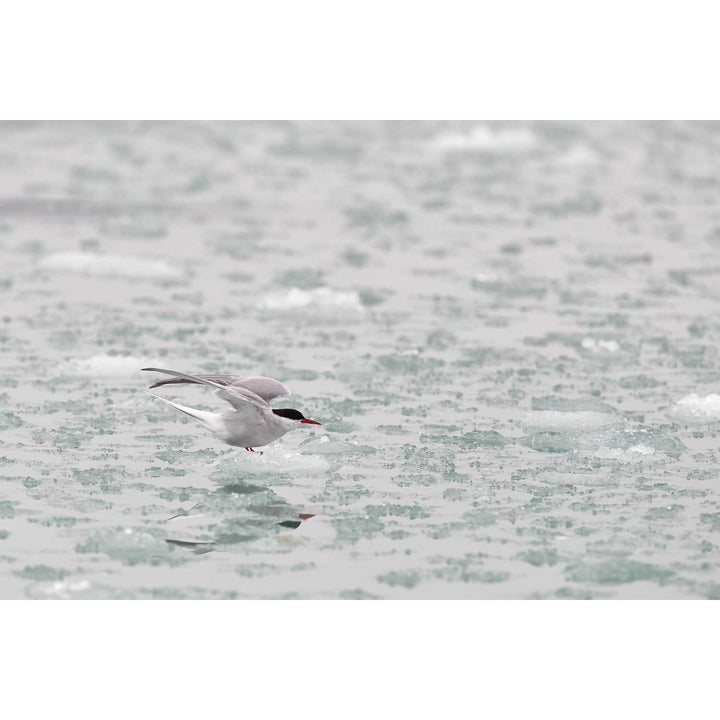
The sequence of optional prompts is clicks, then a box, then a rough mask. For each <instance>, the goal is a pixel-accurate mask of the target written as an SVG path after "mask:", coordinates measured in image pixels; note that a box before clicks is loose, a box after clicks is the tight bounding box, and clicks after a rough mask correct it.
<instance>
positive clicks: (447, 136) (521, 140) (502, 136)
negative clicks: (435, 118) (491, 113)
mask: <svg viewBox="0 0 720 720" xmlns="http://www.w3.org/2000/svg"><path fill="white" fill-rule="evenodd" d="M537 143H538V138H537V136H536V135H535V133H533V132H532V131H531V130H528V129H527V128H523V127H516V128H492V127H490V126H488V125H476V126H475V127H474V128H472V129H471V130H470V131H468V132H448V133H442V134H441V135H438V136H437V137H436V138H435V139H434V140H433V141H432V146H433V147H434V148H435V149H436V150H441V151H443V152H455V151H463V150H470V151H472V150H481V151H485V152H523V151H525V150H532V149H533V148H534V147H535V146H536V145H537Z"/></svg>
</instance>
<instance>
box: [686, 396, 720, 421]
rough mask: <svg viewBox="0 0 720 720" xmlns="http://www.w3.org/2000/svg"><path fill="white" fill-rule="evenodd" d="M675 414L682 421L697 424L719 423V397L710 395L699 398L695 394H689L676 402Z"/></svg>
mask: <svg viewBox="0 0 720 720" xmlns="http://www.w3.org/2000/svg"><path fill="white" fill-rule="evenodd" d="M675 413H676V414H677V415H679V416H680V417H682V418H683V419H684V420H689V421H693V422H698V423H712V422H717V421H720V395H717V394H715V393H711V394H710V395H706V396H705V397H700V396H699V395H696V394H695V393H691V394H690V395H686V396H685V397H684V398H682V400H678V402H677V404H676V406H675Z"/></svg>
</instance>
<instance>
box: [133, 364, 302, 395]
mask: <svg viewBox="0 0 720 720" xmlns="http://www.w3.org/2000/svg"><path fill="white" fill-rule="evenodd" d="M143 370H153V368H143ZM155 371H156V372H166V371H165V370H157V368H155ZM190 377H194V378H197V379H195V380H190V379H189V378H190ZM203 380H209V381H210V382H214V383H215V384H216V385H223V386H225V387H228V386H231V387H242V388H246V389H247V390H250V391H251V392H254V393H255V394H256V395H257V396H258V397H261V398H262V399H263V400H265V401H266V402H270V401H271V400H273V399H275V398H277V397H284V396H285V395H289V394H290V389H289V388H288V386H287V385H284V384H283V383H281V382H280V381H279V380H275V379H274V378H269V377H262V376H257V377H244V376H242V375H192V376H190V375H186V376H183V377H173V378H168V379H165V380H158V381H157V382H156V383H153V384H152V385H151V386H150V389H152V388H156V387H160V386H162V385H179V384H187V383H195V384H198V383H202V381H203Z"/></svg>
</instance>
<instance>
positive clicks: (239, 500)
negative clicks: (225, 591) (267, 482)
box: [166, 484, 315, 554]
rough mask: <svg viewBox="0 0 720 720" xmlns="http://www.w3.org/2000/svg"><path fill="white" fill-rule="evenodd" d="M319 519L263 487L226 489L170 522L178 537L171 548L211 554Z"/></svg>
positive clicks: (218, 490)
mask: <svg viewBox="0 0 720 720" xmlns="http://www.w3.org/2000/svg"><path fill="white" fill-rule="evenodd" d="M313 517H315V515H314V514H311V513H303V512H298V511H297V508H294V507H293V506H292V505H291V504H290V503H288V502H286V501H285V500H283V499H282V498H281V497H279V496H278V495H276V494H275V493H274V492H273V491H272V490H270V488H267V487H263V486H261V485H244V484H233V485H224V486H222V487H220V488H218V489H217V490H216V491H214V492H213V493H211V494H210V495H208V497H207V498H205V500H203V501H202V502H200V503H198V504H196V505H194V506H193V507H192V508H191V509H190V510H189V511H182V512H180V513H178V514H177V515H174V516H173V517H171V518H170V519H169V520H168V523H170V527H171V528H172V534H173V535H174V537H168V538H166V542H168V543H169V544H170V545H175V546H177V547H181V548H185V549H188V550H193V551H194V552H195V553H196V554H202V553H207V552H211V551H213V550H215V549H217V548H218V546H232V545H235V544H238V543H246V542H250V541H253V540H258V539H260V538H262V537H265V536H270V535H273V534H277V533H281V532H283V531H287V530H296V529H298V528H299V527H300V526H301V525H302V524H303V523H304V522H305V521H307V520H310V519H311V518H313Z"/></svg>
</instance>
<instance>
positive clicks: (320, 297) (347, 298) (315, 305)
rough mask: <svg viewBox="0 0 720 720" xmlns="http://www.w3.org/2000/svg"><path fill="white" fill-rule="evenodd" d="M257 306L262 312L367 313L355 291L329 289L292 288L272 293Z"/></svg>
mask: <svg viewBox="0 0 720 720" xmlns="http://www.w3.org/2000/svg"><path fill="white" fill-rule="evenodd" d="M257 306H258V307H259V308H260V309H262V310H273V311H293V310H304V309H306V308H311V309H323V310H338V311H344V310H349V311H351V312H354V313H362V312H365V308H364V307H363V305H362V302H361V301H360V296H359V295H358V293H356V292H354V291H343V290H333V289H331V288H327V287H320V288H315V289H314V290H301V289H300V288H291V289H290V290H288V291H287V292H284V293H272V294H269V295H265V296H264V297H263V298H261V299H260V301H259V302H258V304H257Z"/></svg>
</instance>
